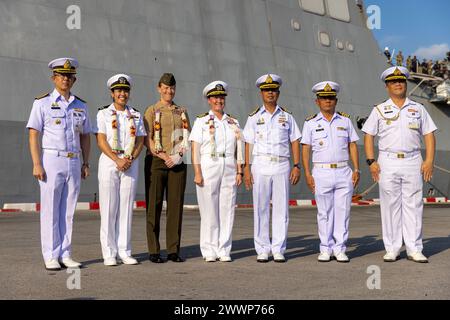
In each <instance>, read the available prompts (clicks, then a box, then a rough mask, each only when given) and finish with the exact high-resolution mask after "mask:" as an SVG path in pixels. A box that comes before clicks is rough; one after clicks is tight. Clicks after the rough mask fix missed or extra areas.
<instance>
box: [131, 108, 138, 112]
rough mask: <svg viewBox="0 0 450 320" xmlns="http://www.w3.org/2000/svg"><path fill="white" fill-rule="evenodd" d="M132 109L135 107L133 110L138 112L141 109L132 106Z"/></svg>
mask: <svg viewBox="0 0 450 320" xmlns="http://www.w3.org/2000/svg"><path fill="white" fill-rule="evenodd" d="M131 109H133V110H134V111H136V112H139V110H138V109H136V108H135V107H131Z"/></svg>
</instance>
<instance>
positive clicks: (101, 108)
mask: <svg viewBox="0 0 450 320" xmlns="http://www.w3.org/2000/svg"><path fill="white" fill-rule="evenodd" d="M108 107H109V104H108V105H107V106H103V107H100V108H98V111H100V110H103V109H106V108H108Z"/></svg>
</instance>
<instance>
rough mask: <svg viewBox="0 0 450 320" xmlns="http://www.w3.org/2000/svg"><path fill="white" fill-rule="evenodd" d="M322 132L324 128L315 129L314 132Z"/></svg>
mask: <svg viewBox="0 0 450 320" xmlns="http://www.w3.org/2000/svg"><path fill="white" fill-rule="evenodd" d="M323 130H325V129H324V128H321V129H316V132H319V131H323Z"/></svg>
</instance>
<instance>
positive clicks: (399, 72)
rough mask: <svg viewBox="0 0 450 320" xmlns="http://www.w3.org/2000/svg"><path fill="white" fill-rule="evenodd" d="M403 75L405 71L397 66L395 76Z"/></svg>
mask: <svg viewBox="0 0 450 320" xmlns="http://www.w3.org/2000/svg"><path fill="white" fill-rule="evenodd" d="M401 75H403V73H402V72H401V71H400V70H399V69H398V68H395V70H394V76H401Z"/></svg>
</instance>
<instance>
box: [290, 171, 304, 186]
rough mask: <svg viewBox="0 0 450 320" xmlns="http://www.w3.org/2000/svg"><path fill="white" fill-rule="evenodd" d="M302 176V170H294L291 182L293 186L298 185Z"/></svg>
mask: <svg viewBox="0 0 450 320" xmlns="http://www.w3.org/2000/svg"><path fill="white" fill-rule="evenodd" d="M301 174H302V172H301V170H300V169H299V168H297V167H294V168H292V170H291V176H290V178H289V180H291V184H294V185H295V184H297V183H298V182H299V181H300V175H301Z"/></svg>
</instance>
